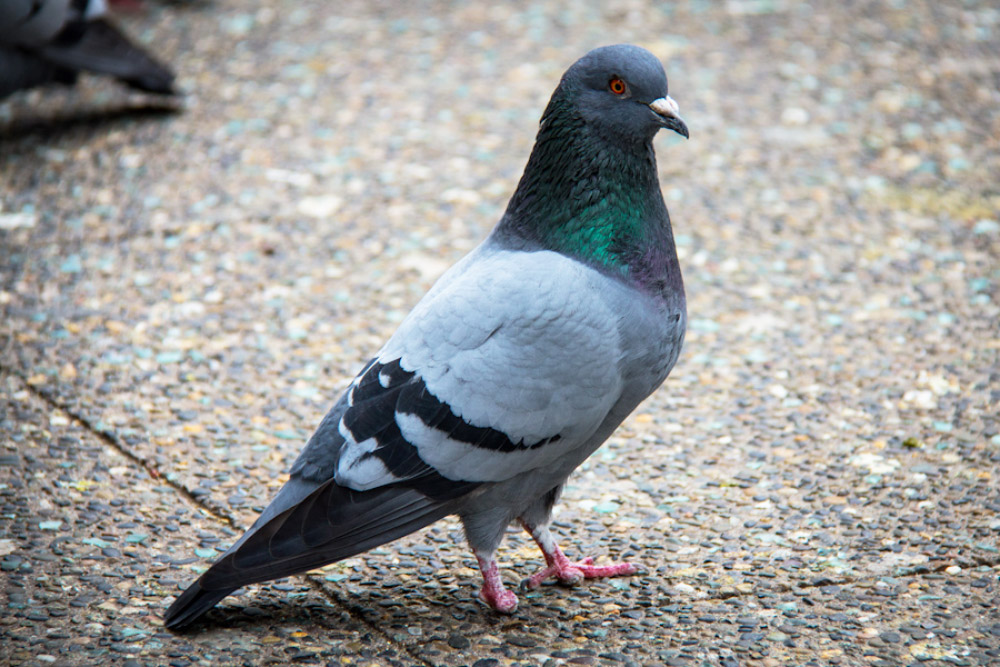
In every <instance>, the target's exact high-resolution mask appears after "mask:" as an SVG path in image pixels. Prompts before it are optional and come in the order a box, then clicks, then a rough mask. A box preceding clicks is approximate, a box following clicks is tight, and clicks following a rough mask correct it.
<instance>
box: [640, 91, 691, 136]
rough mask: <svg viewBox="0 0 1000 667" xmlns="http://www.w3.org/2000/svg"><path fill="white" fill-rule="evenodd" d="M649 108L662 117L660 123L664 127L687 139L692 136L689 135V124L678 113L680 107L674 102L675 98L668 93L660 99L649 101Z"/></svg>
mask: <svg viewBox="0 0 1000 667" xmlns="http://www.w3.org/2000/svg"><path fill="white" fill-rule="evenodd" d="M649 108H650V109H652V110H653V111H654V112H655V113H656V115H657V116H659V117H660V124H661V125H663V127H665V128H667V129H668V130H673V131H674V132H676V133H677V134H679V135H681V136H682V137H684V138H685V139H689V138H690V135H688V126H687V125H685V124H684V121H683V120H682V119H681V117H680V115H679V114H678V112H679V111H680V107H678V106H677V102H674V98H672V97H670V96H669V95H667V96H666V97H661V98H660V99H658V100H653V101H652V102H650V103H649Z"/></svg>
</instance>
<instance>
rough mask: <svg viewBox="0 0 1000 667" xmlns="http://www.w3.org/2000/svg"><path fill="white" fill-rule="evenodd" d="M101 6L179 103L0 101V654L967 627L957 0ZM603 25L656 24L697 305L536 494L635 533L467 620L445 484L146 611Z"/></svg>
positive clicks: (473, 202)
mask: <svg viewBox="0 0 1000 667" xmlns="http://www.w3.org/2000/svg"><path fill="white" fill-rule="evenodd" d="M897 4H898V6H897ZM122 20H123V22H124V23H125V24H126V26H127V27H128V29H129V30H130V32H131V34H133V35H135V36H136V38H137V39H139V40H140V41H142V42H144V43H147V44H149V45H151V47H152V48H153V50H154V51H155V52H156V53H158V54H159V55H161V56H162V57H163V58H164V59H165V60H167V61H169V62H171V63H172V65H173V66H174V67H175V69H176V70H177V72H178V74H179V85H180V87H181V88H182V89H183V90H184V91H185V95H184V97H183V99H182V100H181V101H180V102H178V103H169V104H167V105H165V108H164V105H163V104H162V103H161V102H159V101H157V100H154V99H153V98H149V97H143V96H141V95H137V94H135V93H131V92H129V91H127V90H126V89H124V88H121V87H119V86H117V85H116V84H114V83H112V82H109V81H103V80H98V79H93V78H87V77H85V78H84V79H83V80H82V81H81V85H79V86H78V87H77V88H76V89H73V90H61V89H51V90H36V91H31V92H28V93H23V94H19V95H16V96H14V97H11V98H8V99H7V100H4V101H2V102H0V310H2V320H0V504H2V508H0V509H2V511H0V564H2V571H0V580H2V581H3V586H2V593H0V597H2V598H3V599H2V600H0V604H3V605H5V607H4V610H3V611H4V613H2V614H0V654H2V656H3V658H4V659H5V660H6V661H8V662H10V663H12V664H25V665H31V664H73V663H79V664H94V663H98V662H111V663H113V664H129V665H132V664H149V665H160V664H178V665H179V664H213V665H214V664H260V663H262V662H265V663H266V662H271V663H276V664H286V663H288V662H291V661H298V662H303V663H305V664H393V665H411V664H424V665H438V664H440V665H477V666H478V667H487V666H488V665H501V664H502V665H509V664H530V665H536V664H594V665H613V664H619V663H621V664H630V663H631V664H642V665H655V664H664V665H674V664H678V665H680V664H691V665H693V664H702V663H706V664H721V665H726V666H727V667H728V666H731V665H742V664H752V665H767V666H771V665H774V666H778V665H786V664H802V665H805V664H815V665H908V664H915V663H920V664H932V665H934V664H951V665H987V664H991V663H994V662H996V661H997V660H1000V654H998V653H997V651H998V649H1000V615H998V612H997V609H998V608H1000V594H998V582H997V577H998V572H1000V552H998V544H1000V518H998V514H997V513H998V510H1000V491H998V488H1000V483H998V480H997V475H998V473H997V470H998V463H1000V425H998V415H1000V307H998V303H1000V289H998V288H1000V268H998V267H1000V192H998V190H997V185H996V175H997V174H998V173H1000V139H998V137H1000V93H998V89H997V81H998V77H1000V49H998V47H997V46H996V45H997V44H1000V13H998V12H997V10H996V9H995V8H994V7H992V6H991V3H988V2H967V3H963V4H961V5H958V4H957V3H955V4H954V5H953V4H952V3H906V4H903V3H874V4H863V5H862V4H857V3H821V4H816V5H815V6H812V7H810V6H806V5H802V4H800V3H786V2H762V1H761V2H758V1H756V0H754V1H751V0H731V1H729V2H725V3H721V2H720V3H702V2H691V3H679V4H670V5H666V6H661V5H660V3H644V2H629V1H622V2H600V3H598V2H593V3H580V2H575V3H569V2H564V3H560V2H545V3H534V4H532V5H531V7H530V8H517V7H513V6H510V5H506V4H503V5H498V6H494V7H489V6H486V5H481V4H478V3H476V4H466V3H455V4H445V3H390V2H344V3H326V2H320V1H318V0H313V1H300V2H296V3H294V4H289V5H288V6H285V5H280V4H276V3H273V2H262V1H258V2H253V1H251V0H230V1H227V2H218V3H212V4H205V5H199V4H192V5H188V4H164V5H159V4H152V3H150V4H147V5H145V8H144V9H143V10H142V11H140V12H138V13H133V14H129V15H126V16H124V17H122ZM622 41H627V42H633V43H637V44H640V45H643V46H645V47H647V48H649V49H651V50H652V51H653V52H654V53H656V54H657V55H658V56H660V57H661V58H662V59H663V61H664V63H665V65H666V68H667V74H668V76H669V78H670V84H671V86H670V92H671V95H672V96H673V97H674V98H675V99H676V100H677V101H678V102H679V104H680V106H681V111H682V114H683V115H684V118H685V120H686V121H687V122H688V125H689V126H690V128H691V133H692V139H691V140H690V141H689V142H684V141H682V140H680V139H678V138H675V137H667V136H662V137H660V138H658V139H657V144H656V146H657V150H658V157H659V168H660V177H661V182H662V185H663V189H664V194H665V197H666V199H667V203H668V206H669V207H670V210H671V214H672V217H673V220H674V228H675V232H676V233H677V236H678V243H679V252H680V255H681V260H682V263H683V268H684V273H685V280H686V285H687V289H688V293H689V314H690V318H691V331H690V333H689V336H688V339H687V343H686V346H685V350H684V353H683V354H682V357H681V361H680V362H679V364H678V366H677V368H676V369H675V371H674V373H673V376H672V377H671V378H669V379H668V381H667V383H666V384H665V385H664V387H663V388H662V389H661V390H660V391H659V392H658V393H656V394H655V395H654V396H653V397H652V398H651V399H650V400H649V401H648V402H647V403H645V404H644V405H643V406H641V407H640V409H639V410H638V411H637V413H636V415H634V416H633V417H632V418H631V419H630V420H629V421H628V422H626V424H625V425H624V426H623V427H622V429H620V430H619V431H618V433H616V435H615V436H614V437H613V438H612V439H611V441H609V443H608V444H607V445H606V446H605V447H604V448H603V449H602V450H601V451H600V452H598V453H597V454H596V455H595V456H594V457H593V458H592V459H591V460H590V461H588V462H587V464H586V465H585V466H584V467H583V468H582V469H581V470H580V471H579V473H578V474H577V475H576V476H575V477H574V478H573V479H572V480H571V483H570V485H569V487H568V488H567V492H566V494H565V497H564V499H563V501H562V503H561V506H560V509H559V513H558V525H557V531H558V533H559V535H560V536H561V539H562V542H563V546H564V548H565V549H566V551H567V552H568V553H569V554H570V555H571V556H576V555H585V554H586V555H594V556H598V557H615V558H618V557H625V558H628V559H629V560H632V561H634V562H636V563H638V564H639V565H640V566H641V567H642V573H641V574H640V575H639V576H637V577H634V578H632V579H627V580H615V581H605V582H589V583H587V584H586V585H584V586H581V587H578V588H574V589H566V588H561V587H558V586H546V587H543V588H542V589H540V590H538V591H533V592H531V593H529V594H522V597H523V600H522V605H521V608H520V609H519V611H518V612H517V614H515V615H514V616H513V617H510V618H500V617H497V616H495V615H492V614H490V613H489V612H487V611H486V610H485V609H484V608H483V607H482V606H481V605H480V604H479V603H478V602H476V600H475V597H474V595H475V591H476V587H477V586H478V575H477V573H476V570H475V562H474V559H473V558H472V557H471V554H469V553H468V552H467V551H466V548H465V545H464V543H463V540H462V537H461V531H460V529H459V527H458V524H457V523H456V522H454V521H445V522H442V523H440V524H438V525H436V526H434V527H432V528H431V529H430V530H428V531H424V532H422V533H419V534H417V535H414V536H411V537H409V538H406V539H403V540H400V541H398V542H396V543H393V544H391V545H387V546H385V547H383V548H381V549H377V550H375V551H373V552H370V553H368V554H365V555H363V556H360V557H358V558H353V559H350V560H348V561H345V562H343V563H340V564H337V565H334V566H331V567H330V568H327V569H325V570H322V571H319V572H317V573H314V574H313V575H310V576H309V577H298V578H294V579H292V580H286V581H282V582H276V583H274V584H271V585H263V586H253V587H249V588H247V589H245V590H244V591H241V592H240V593H239V594H237V595H234V596H232V597H231V598H229V599H227V600H226V601H225V602H223V603H222V605H221V606H220V608H219V609H218V610H216V611H214V612H212V613H211V614H210V615H209V617H208V623H207V624H205V625H203V626H200V627H199V628H198V629H197V630H196V631H195V632H193V633H191V634H187V635H181V636H175V635H172V634H169V633H166V632H164V631H163V629H162V627H161V626H160V624H159V621H158V615H159V614H160V613H161V612H162V610H163V609H164V608H165V606H166V605H167V604H168V603H169V601H170V599H171V598H172V596H173V595H174V594H175V593H176V592H177V591H178V586H180V585H183V584H185V583H187V582H188V581H189V580H190V579H191V578H193V577H194V576H195V575H196V574H197V572H199V571H200V570H201V569H202V568H204V567H206V566H207V564H208V563H209V562H210V561H211V559H212V558H213V557H214V555H215V554H217V553H218V551H219V550H221V549H224V548H225V546H226V545H228V544H229V543H230V542H231V541H232V540H233V539H235V538H236V537H237V536H238V532H239V530H240V529H242V528H243V527H245V526H247V525H249V523H250V522H251V521H252V520H253V518H254V516H255V515H256V511H257V510H259V509H260V508H261V507H263V506H264V505H265V504H266V503H267V501H268V499H269V498H270V496H271V495H272V494H273V493H274V491H275V490H276V489H277V488H278V487H279V486H280V484H281V482H282V481H283V479H284V475H285V470H286V469H287V466H288V464H289V463H290V461H291V459H292V457H294V455H295V453H296V452H297V451H298V449H299V448H300V447H301V445H302V442H303V440H304V438H305V437H307V436H308V435H309V433H310V432H311V430H312V428H313V427H314V426H315V424H317V423H318V421H319V419H320V418H321V417H322V415H323V413H324V412H325V410H326V408H327V407H328V406H329V405H330V404H331V403H332V402H333V400H334V399H335V398H336V396H337V394H338V392H339V391H341V390H342V388H343V387H344V386H345V385H346V383H347V382H348V381H349V380H350V378H351V377H352V376H353V374H354V373H355V372H356V371H357V370H358V369H359V368H360V366H361V364H362V363H363V361H364V360H365V359H367V358H368V356H369V355H370V354H371V353H372V352H373V351H374V350H376V349H377V348H378V347H379V345H380V344H381V343H382V341H383V340H384V339H385V338H386V337H387V336H388V335H389V334H390V333H391V331H392V330H393V328H394V326H395V325H396V324H397V323H398V321H399V320H400V319H401V318H402V317H403V316H404V315H405V313H406V312H407V311H408V310H409V308H410V307H411V306H412V305H413V304H414V303H415V302H416V300H417V299H418V298H419V297H420V295H421V294H422V293H423V292H424V291H425V290H426V289H427V287H428V286H429V285H430V284H431V283H432V282H433V280H434V279H435V278H436V277H437V276H438V275H439V274H440V273H441V272H442V271H443V270H444V269H445V268H446V267H447V266H448V265H449V264H450V263H452V262H453V261H455V260H456V259H458V258H459V257H461V255H462V254H464V253H465V252H466V251H468V250H469V249H470V248H472V247H473V246H474V245H475V244H476V243H477V242H478V241H479V240H480V239H481V238H482V237H483V236H484V235H485V234H486V232H487V231H488V230H489V228H490V227H491V226H492V224H493V223H494V222H495V221H496V219H497V218H498V216H499V215H500V213H501V212H502V210H503V207H504V205H505V204H506V199H507V197H508V196H509V194H510V193H511V192H512V190H513V187H514V185H515V184H516V181H517V178H518V177H519V175H520V172H521V168H522V167H523V164H524V161H525V159H526V158H527V154H528V151H529V150H530V147H531V143H532V139H533V136H534V131H535V126H536V122H537V119H538V117H539V115H540V113H541V110H542V108H543V106H544V104H545V102H546V100H547V96H548V95H549V93H550V92H551V90H552V88H553V87H554V85H555V83H556V82H557V80H558V77H559V75H560V73H561V72H562V71H563V70H564V69H565V67H566V66H567V65H569V64H570V63H571V62H572V61H573V60H575V59H576V58H577V57H579V56H580V55H581V54H582V53H584V52H585V51H587V50H588V49H590V48H592V47H594V46H597V45H599V44H605V43H612V42H622ZM158 105H159V106H158ZM171 108H174V110H173V111H171ZM500 555H501V561H502V562H501V565H502V568H503V572H504V575H505V577H506V578H507V579H508V581H509V582H511V583H514V582H516V581H517V580H519V579H521V578H523V577H526V576H529V575H530V574H531V573H533V572H534V571H535V570H536V569H537V568H538V567H539V566H540V564H541V558H540V555H539V554H538V552H537V550H535V548H534V547H533V546H532V544H531V543H530V540H528V539H527V538H526V537H524V536H523V535H520V534H517V533H515V532H511V534H510V539H509V541H508V543H507V546H506V547H505V548H504V550H503V551H502V552H501V554H500ZM550 660H551V662H548V661H550Z"/></svg>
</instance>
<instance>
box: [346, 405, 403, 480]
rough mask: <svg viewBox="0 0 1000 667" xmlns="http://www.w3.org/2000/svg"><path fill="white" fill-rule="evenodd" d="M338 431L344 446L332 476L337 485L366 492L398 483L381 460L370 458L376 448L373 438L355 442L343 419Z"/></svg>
mask: <svg viewBox="0 0 1000 667" xmlns="http://www.w3.org/2000/svg"><path fill="white" fill-rule="evenodd" d="M339 430H340V435H342V436H344V446H343V448H342V449H341V450H340V460H339V461H338V462H337V472H336V474H335V475H334V479H335V480H336V482H337V484H340V485H341V486H346V487H348V488H350V489H354V490H356V491H367V490H368V489H374V488H376V487H379V486H384V485H385V484H389V483H391V482H395V481H398V479H397V478H396V476H395V475H393V474H392V472H391V471H390V470H389V469H388V468H386V467H385V464H384V463H382V460H381V459H379V458H378V457H376V456H371V453H372V452H374V451H375V448H376V447H378V441H377V440H375V438H368V439H367V440H362V441H361V442H356V441H355V440H354V437H353V436H352V435H351V432H350V431H349V430H348V429H347V427H346V426H344V420H343V419H341V420H340V429H339Z"/></svg>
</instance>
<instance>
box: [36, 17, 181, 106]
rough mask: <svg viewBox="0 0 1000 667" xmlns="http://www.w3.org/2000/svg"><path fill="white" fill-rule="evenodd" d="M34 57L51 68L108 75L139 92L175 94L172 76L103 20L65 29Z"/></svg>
mask: <svg viewBox="0 0 1000 667" xmlns="http://www.w3.org/2000/svg"><path fill="white" fill-rule="evenodd" d="M37 53H38V54H39V56H41V57H42V58H44V59H46V60H48V61H49V62H51V63H53V64H54V65H58V66H60V67H64V68H67V69H71V70H86V71H89V72H97V73H100V74H110V75H111V76H114V77H117V78H118V79H121V80H122V81H124V82H125V83H127V84H128V85H130V86H132V87H133V88H138V89H139V90H145V91H148V92H152V93H161V94H172V93H173V92H174V91H173V82H174V74H173V72H171V71H170V69H168V68H167V67H166V66H165V65H162V64H160V63H159V62H157V61H156V60H154V59H153V57H152V56H150V55H149V54H147V53H146V52H145V51H143V50H142V49H140V48H139V47H137V46H135V45H134V44H133V43H132V42H131V41H130V40H129V39H128V37H126V36H125V35H124V34H123V33H122V32H121V31H120V30H118V28H116V27H115V26H113V25H112V24H111V23H109V22H107V21H105V20H104V19H94V20H91V21H81V22H75V23H72V24H70V25H68V26H67V27H66V28H65V29H64V30H63V32H61V33H60V34H59V36H58V37H57V38H56V40H55V41H54V42H53V43H51V44H47V45H45V46H42V47H40V48H38V50H37Z"/></svg>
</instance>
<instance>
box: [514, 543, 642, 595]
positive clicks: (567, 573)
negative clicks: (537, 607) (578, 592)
mask: <svg viewBox="0 0 1000 667" xmlns="http://www.w3.org/2000/svg"><path fill="white" fill-rule="evenodd" d="M552 556H553V557H552V561H551V562H550V564H549V566H548V567H546V568H545V569H544V570H542V571H541V572H539V573H538V574H536V575H534V576H532V577H530V578H529V579H528V580H527V581H525V585H526V586H527V587H528V588H538V587H539V586H541V585H542V582H543V581H545V580H546V579H548V578H550V577H555V578H556V579H557V580H558V581H559V582H560V583H563V584H567V585H570V586H575V585H576V584H578V583H580V582H581V581H583V580H584V579H597V578H599V577H620V576H624V575H629V574H635V573H636V572H638V571H639V568H637V567H636V566H635V565H633V564H632V563H612V564H611V565H594V564H593V563H594V559H593V558H584V559H583V560H581V561H578V562H576V563H573V562H571V561H570V560H569V559H568V558H566V556H565V555H564V554H563V552H562V551H561V550H559V548H558V547H556V551H555V553H554V554H552ZM546 560H548V559H546Z"/></svg>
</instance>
